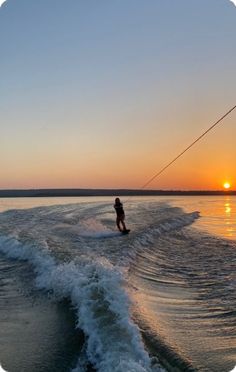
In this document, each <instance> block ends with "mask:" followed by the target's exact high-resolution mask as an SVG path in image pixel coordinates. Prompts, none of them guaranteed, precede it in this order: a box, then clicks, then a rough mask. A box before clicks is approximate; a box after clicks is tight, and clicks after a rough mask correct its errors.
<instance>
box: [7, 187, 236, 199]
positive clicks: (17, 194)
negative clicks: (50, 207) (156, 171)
mask: <svg viewBox="0 0 236 372" xmlns="http://www.w3.org/2000/svg"><path fill="white" fill-rule="evenodd" d="M195 195H196V196H204V195H208V196H209V195H236V190H228V191H224V190H215V191H212V190H138V189H30V190H21V189H20V190H0V198H22V197H31V198H32V197H34V198H38V197H73V196H195Z"/></svg>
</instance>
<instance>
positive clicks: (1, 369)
mask: <svg viewBox="0 0 236 372" xmlns="http://www.w3.org/2000/svg"><path fill="white" fill-rule="evenodd" d="M0 372H7V371H6V370H5V369H3V368H2V366H1V364H0Z"/></svg>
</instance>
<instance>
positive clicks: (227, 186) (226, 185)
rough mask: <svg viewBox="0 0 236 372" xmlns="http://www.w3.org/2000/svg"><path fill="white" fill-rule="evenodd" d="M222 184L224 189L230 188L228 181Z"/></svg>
mask: <svg viewBox="0 0 236 372" xmlns="http://www.w3.org/2000/svg"><path fill="white" fill-rule="evenodd" d="M223 186H224V189H225V190H228V189H230V187H231V185H230V183H229V182H225V183H224V184H223Z"/></svg>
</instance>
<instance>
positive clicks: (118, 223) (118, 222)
mask: <svg viewBox="0 0 236 372" xmlns="http://www.w3.org/2000/svg"><path fill="white" fill-rule="evenodd" d="M120 222H121V220H120V218H118V217H117V219H116V226H117V227H118V230H119V231H122V230H121V227H120Z"/></svg>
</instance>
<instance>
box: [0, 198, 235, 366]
mask: <svg viewBox="0 0 236 372" xmlns="http://www.w3.org/2000/svg"><path fill="white" fill-rule="evenodd" d="M122 201H123V202H124V208H125V211H126V223H127V226H128V227H129V228H130V229H131V232H130V234H129V235H124V236H122V235H121V234H120V233H119V232H117V230H116V226H115V212H114V210H113V198H110V197H102V198H101V197H100V198H96V197H91V198H36V199H34V198H25V199H24V198H19V199H0V278H1V281H0V322H1V328H0V365H1V366H2V368H3V369H4V370H5V371H8V372H34V371H35V372H53V371H59V372H60V371H73V372H83V371H100V372H111V371H113V372H129V371H130V372H131V371H132V372H139V371H140V372H141V371H142V372H144V371H148V372H151V371H213V372H214V371H215V372H230V371H232V370H233V368H234V367H235V365H236V310H235V309H236V291H235V289H236V197H234V196H217V197H215V196H214V197H213V196H212V197H211V196H204V197H197V196H196V197H190V196H188V197H131V198H128V197H126V198H125V197H124V198H123V200H122ZM0 369H1V367H0Z"/></svg>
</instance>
